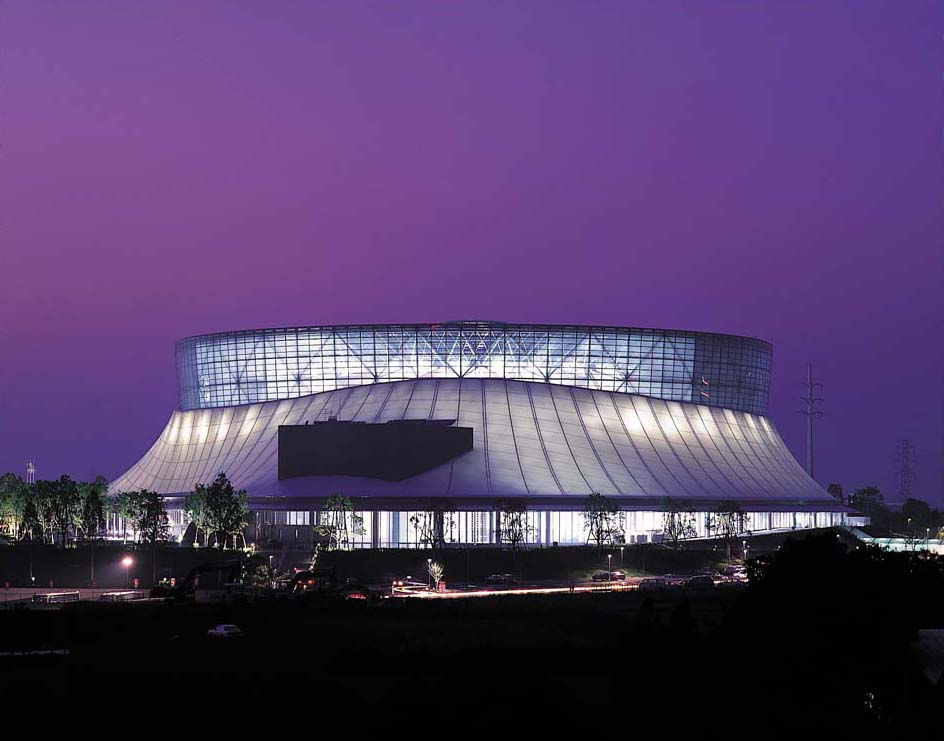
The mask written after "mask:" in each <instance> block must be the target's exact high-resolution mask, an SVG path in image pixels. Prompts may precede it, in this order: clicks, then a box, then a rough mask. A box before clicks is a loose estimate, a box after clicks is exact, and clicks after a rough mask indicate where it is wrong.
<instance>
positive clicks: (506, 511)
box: [497, 499, 534, 551]
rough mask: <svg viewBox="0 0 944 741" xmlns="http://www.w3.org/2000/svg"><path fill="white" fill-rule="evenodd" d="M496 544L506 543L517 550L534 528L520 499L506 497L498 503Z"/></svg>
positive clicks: (525, 541)
mask: <svg viewBox="0 0 944 741" xmlns="http://www.w3.org/2000/svg"><path fill="white" fill-rule="evenodd" d="M498 511H499V529H498V538H497V540H498V544H499V545H501V544H502V543H508V544H509V545H511V548H512V550H515V551H516V550H518V549H519V548H521V547H522V546H523V545H524V544H526V543H527V542H528V538H529V537H530V536H531V534H532V532H533V531H534V528H533V527H532V526H531V525H530V524H529V523H528V513H527V507H526V506H525V503H524V500H522V499H507V500H504V501H502V502H499V503H498Z"/></svg>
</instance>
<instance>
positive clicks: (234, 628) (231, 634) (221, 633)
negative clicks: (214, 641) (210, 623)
mask: <svg viewBox="0 0 944 741" xmlns="http://www.w3.org/2000/svg"><path fill="white" fill-rule="evenodd" d="M244 635H245V634H244V633H243V631H242V629H241V628H240V627H239V626H238V625H232V624H229V623H226V624H223V625H217V626H216V627H215V628H210V629H209V630H208V631H207V638H242V637H243V636H244Z"/></svg>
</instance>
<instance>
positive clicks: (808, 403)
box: [800, 363, 823, 478]
mask: <svg viewBox="0 0 944 741" xmlns="http://www.w3.org/2000/svg"><path fill="white" fill-rule="evenodd" d="M803 386H804V387H805V388H806V394H805V395H804V396H803V398H802V399H800V401H802V402H803V409H802V410H801V411H800V414H805V415H806V472H807V473H808V474H809V476H810V478H813V418H814V417H822V416H823V412H822V411H820V410H819V409H817V408H816V405H817V404H818V403H819V402H821V401H822V400H823V399H822V397H819V396H816V389H817V387H819V388H822V387H823V384H821V383H813V364H812V363H807V365H806V383H804V384H803Z"/></svg>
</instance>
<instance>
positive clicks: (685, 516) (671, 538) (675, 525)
mask: <svg viewBox="0 0 944 741" xmlns="http://www.w3.org/2000/svg"><path fill="white" fill-rule="evenodd" d="M697 534H698V532H697V530H696V528H695V513H694V512H692V511H690V510H688V509H686V508H685V507H684V506H683V505H682V504H681V503H680V502H676V501H675V500H674V499H672V497H665V499H663V500H662V536H663V540H667V541H668V542H669V543H670V544H671V546H672V549H673V550H676V551H677V550H678V549H679V546H680V544H681V542H682V541H683V540H686V539H687V538H694V537H695V536H696V535H697Z"/></svg>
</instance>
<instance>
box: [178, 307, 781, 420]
mask: <svg viewBox="0 0 944 741" xmlns="http://www.w3.org/2000/svg"><path fill="white" fill-rule="evenodd" d="M770 365H771V347H770V345H769V344H768V343H767V342H764V341H763V340H758V339H754V338H748V337H737V336H734V335H722V334H708V333H700V332H685V331H677V330H660V329H634V328H627V327H583V326H564V325H532V324H528V325H524V324H503V323H499V322H454V323H446V324H409V325H407V324H387V325H357V326H338V327H298V328H287V329H267V330H251V331H241V332H222V333H218V334H210V335H199V336H196V337H189V338H186V339H184V340H181V341H180V342H179V343H178V345H177V374H178V386H179V394H180V396H179V405H180V409H182V410H192V409H207V408H214V407H225V406H234V405H242V404H250V403H254V402H264V401H275V400H280V399H293V398H298V397H302V396H307V395H309V394H317V393H321V392H324V391H332V390H335V389H340V388H347V387H352V386H364V385H372V384H378V383H387V382H391V381H403V380H410V379H420V378H504V379H510V380H520V381H531V382H538V383H549V384H556V385H562V386H576V387H580V388H589V389H596V390H601V391H615V392H622V393H628V394H638V395H641V396H648V397H654V398H659V399H667V400H673V401H685V402H691V403H696V404H703V405H707V406H712V407H720V408H726V409H734V410H739V411H745V412H750V413H753V414H761V415H762V414H765V413H766V411H767V392H768V386H769V382H770Z"/></svg>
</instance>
